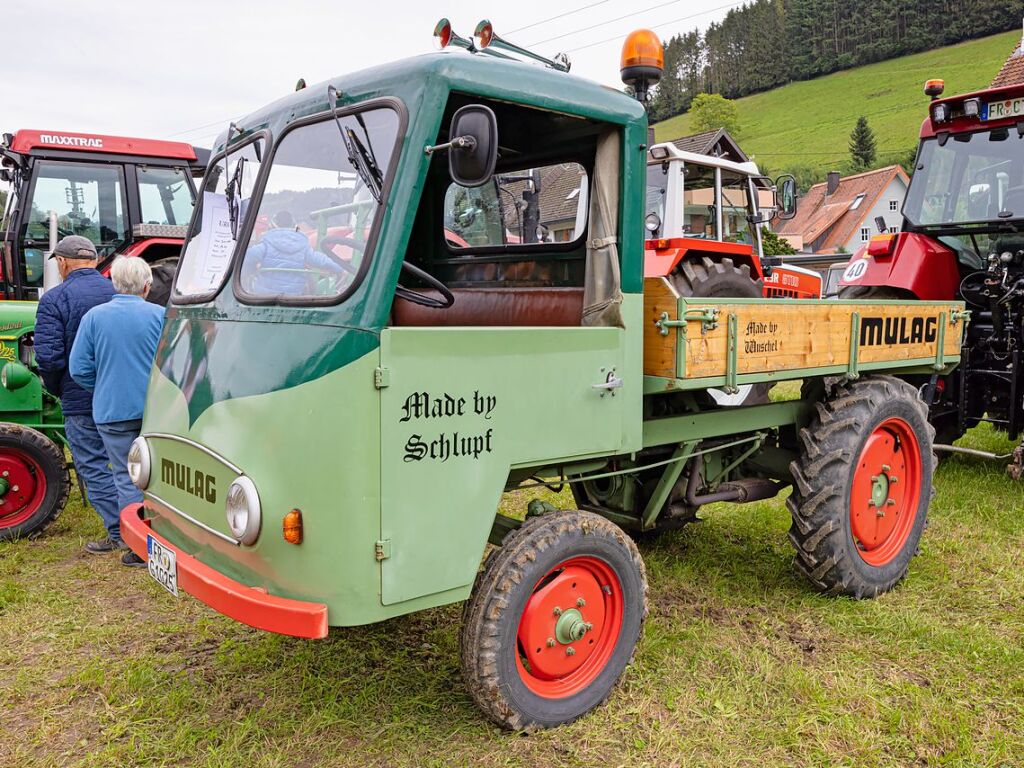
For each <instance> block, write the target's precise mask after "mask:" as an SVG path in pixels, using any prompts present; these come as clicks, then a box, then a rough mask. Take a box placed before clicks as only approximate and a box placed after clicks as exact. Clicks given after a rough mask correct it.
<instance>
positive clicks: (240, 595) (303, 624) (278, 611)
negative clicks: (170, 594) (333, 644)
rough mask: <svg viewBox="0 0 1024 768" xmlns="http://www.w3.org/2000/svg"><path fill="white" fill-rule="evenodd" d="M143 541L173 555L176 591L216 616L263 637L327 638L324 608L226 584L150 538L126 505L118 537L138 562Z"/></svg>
mask: <svg viewBox="0 0 1024 768" xmlns="http://www.w3.org/2000/svg"><path fill="white" fill-rule="evenodd" d="M147 536H152V537H153V538H154V539H156V541H158V542H159V543H160V544H162V545H163V546H165V547H167V548H168V549H171V550H173V551H174V553H175V554H176V555H177V563H178V586H179V587H180V588H181V589H183V590H185V591H186V592H188V593H189V594H190V595H192V596H193V597H194V598H196V599H197V600H201V601H202V602H204V603H206V604H207V605H208V606H210V607H211V608H213V609H214V610H215V611H217V612H218V613H223V614H224V615H225V616H230V617H231V618H232V619H234V620H235V621H240V622H242V623H243V624H248V625H249V626H250V627H256V629H263V630H266V631H267V632H277V633H278V634H282V635H292V636H293V637H310V638H319V637H327V606H326V605H324V604H322V603H307V602H304V601H302V600H291V599H289V598H286V597H275V596H274V595H268V594H267V593H266V592H265V591H263V590H262V589H259V588H257V587H248V586H246V585H245V584H241V583H239V582H237V581H235V580H234V579H229V578H228V577H227V576H225V575H224V574H222V573H219V572H218V571H215V570H214V569H213V568H211V567H210V566H208V565H204V564H203V563H201V562H199V561H198V560H196V559H195V558H194V557H192V556H191V555H188V554H186V553H184V552H182V551H181V550H180V549H178V548H177V547H175V546H173V545H171V544H170V543H169V542H168V541H167V540H166V539H164V538H163V537H162V536H160V535H159V534H156V533H154V532H153V529H152V527H151V525H150V522H149V521H148V520H143V519H142V505H141V504H131V505H129V506H127V507H125V508H124V509H123V510H121V537H122V538H123V539H124V541H125V543H126V544H127V545H128V546H129V547H131V549H132V551H133V552H134V553H135V554H137V555H138V556H139V557H141V558H142V559H143V560H145V559H146V557H147V553H148V547H147V543H146V537H147Z"/></svg>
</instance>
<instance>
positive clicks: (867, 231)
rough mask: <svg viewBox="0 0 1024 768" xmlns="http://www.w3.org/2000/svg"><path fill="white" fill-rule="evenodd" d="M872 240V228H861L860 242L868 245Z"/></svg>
mask: <svg viewBox="0 0 1024 768" xmlns="http://www.w3.org/2000/svg"><path fill="white" fill-rule="evenodd" d="M870 239H871V228H870V227H861V228H860V241H861V242H862V243H866V242H867V241H868V240H870Z"/></svg>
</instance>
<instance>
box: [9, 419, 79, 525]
mask: <svg viewBox="0 0 1024 768" xmlns="http://www.w3.org/2000/svg"><path fill="white" fill-rule="evenodd" d="M70 490H71V478H70V475H69V473H68V468H67V465H66V463H65V461H64V454H63V452H62V451H61V449H60V448H59V447H58V446H57V445H56V444H55V443H54V442H53V441H52V440H50V439H49V438H48V437H46V435H44V434H42V433H41V432H37V431H36V430H34V429H30V428H29V427H23V426H21V425H20V424H9V423H7V424H3V423H0V540H8V539H17V538H22V537H26V536H37V535H39V534H40V533H42V531H43V529H44V528H46V526H48V525H49V524H50V523H52V522H53V521H54V520H56V519H57V516H58V515H59V514H60V513H61V510H63V509H64V505H65V504H66V503H67V500H68V494H69V493H70Z"/></svg>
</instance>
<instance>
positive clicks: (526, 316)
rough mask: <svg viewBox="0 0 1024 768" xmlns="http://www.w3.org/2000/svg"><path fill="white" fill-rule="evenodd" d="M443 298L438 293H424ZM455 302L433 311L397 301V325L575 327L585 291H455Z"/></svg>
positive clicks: (393, 315)
mask: <svg viewBox="0 0 1024 768" xmlns="http://www.w3.org/2000/svg"><path fill="white" fill-rule="evenodd" d="M423 293H425V294H426V295H428V296H434V297H437V298H440V294H438V293H437V292H436V291H423ZM452 294H453V295H454V296H455V303H454V304H452V306H450V307H448V309H433V308H431V307H423V306H420V305H419V304H413V303H412V302H411V301H406V300H404V299H400V298H397V297H396V298H395V303H394V306H393V307H392V310H391V324H392V325H394V326H455V325H469V326H503V325H520V326H522V325H539V326H545V325H546V326H574V325H579V324H580V323H581V321H582V318H583V289H582V288H520V287H510V288H453V289H452Z"/></svg>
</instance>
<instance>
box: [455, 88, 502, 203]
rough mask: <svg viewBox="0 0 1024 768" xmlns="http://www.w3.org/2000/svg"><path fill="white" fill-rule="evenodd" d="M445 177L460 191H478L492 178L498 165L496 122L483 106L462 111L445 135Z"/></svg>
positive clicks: (456, 115)
mask: <svg viewBox="0 0 1024 768" xmlns="http://www.w3.org/2000/svg"><path fill="white" fill-rule="evenodd" d="M448 142H449V145H450V146H449V150H448V173H449V174H451V177H452V181H454V182H455V183H456V184H459V185H460V186H463V187H479V186H481V185H482V184H485V183H486V182H487V180H488V179H490V178H491V176H493V175H494V166H495V164H496V163H497V162H498V120H497V118H496V117H495V116H494V112H492V111H491V110H490V108H488V107H485V106H484V105H482V104H470V105H468V106H465V107H462V108H461V109H459V110H458V111H457V112H456V113H455V114H454V115H453V116H452V126H451V130H450V131H449V133H448Z"/></svg>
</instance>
